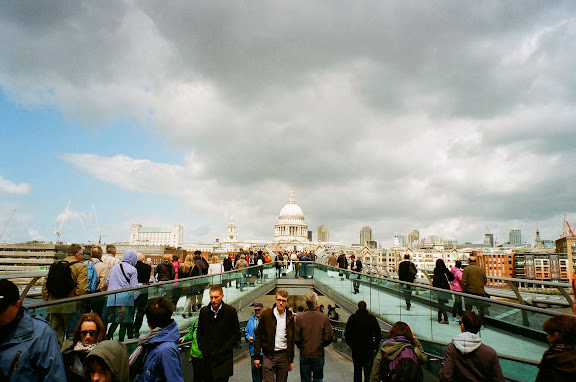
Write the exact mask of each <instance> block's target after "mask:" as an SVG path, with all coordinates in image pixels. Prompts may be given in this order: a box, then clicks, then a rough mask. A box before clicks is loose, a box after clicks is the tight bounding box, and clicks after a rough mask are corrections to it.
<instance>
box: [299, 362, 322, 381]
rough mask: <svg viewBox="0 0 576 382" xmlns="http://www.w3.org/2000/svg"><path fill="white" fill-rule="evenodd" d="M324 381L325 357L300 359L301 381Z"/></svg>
mask: <svg viewBox="0 0 576 382" xmlns="http://www.w3.org/2000/svg"><path fill="white" fill-rule="evenodd" d="M323 379H324V357H321V358H302V357H300V381H302V382H312V381H314V382H322V380H323Z"/></svg>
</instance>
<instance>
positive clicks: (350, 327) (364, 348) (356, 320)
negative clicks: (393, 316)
mask: <svg viewBox="0 0 576 382" xmlns="http://www.w3.org/2000/svg"><path fill="white" fill-rule="evenodd" d="M344 339H345V340H346V344H347V345H348V346H349V347H350V348H351V349H352V363H353V364H354V382H362V371H364V381H365V382H368V381H369V380H370V374H371V373H372V364H373V363H374V357H375V355H376V351H377V350H378V347H379V346H380V340H381V339H382V332H381V330H380V325H379V324H378V321H377V320H376V317H374V316H373V315H372V314H370V313H369V312H368V309H367V306H366V302H365V301H359V302H358V307H357V310H356V313H354V314H353V315H351V316H350V318H349V319H348V322H346V330H345V331H344Z"/></svg>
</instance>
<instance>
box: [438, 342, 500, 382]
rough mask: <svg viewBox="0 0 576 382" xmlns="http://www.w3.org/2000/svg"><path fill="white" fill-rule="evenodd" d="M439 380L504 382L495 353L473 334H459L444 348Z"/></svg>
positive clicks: (446, 381)
mask: <svg viewBox="0 0 576 382" xmlns="http://www.w3.org/2000/svg"><path fill="white" fill-rule="evenodd" d="M439 380H440V381H441V382H443V381H445V382H448V381H479V382H481V381H498V382H504V376H503V375H502V369H501V368H500V362H499V361H498V355H497V354H496V351H494V349H492V348H491V347H490V346H486V345H484V344H483V343H482V339H481V338H480V337H479V336H478V335H477V334H474V333H470V332H464V333H460V334H459V335H457V336H456V337H454V338H453V339H452V342H451V343H449V344H448V345H447V346H446V353H445V354H444V364H443V365H442V369H441V370H440V374H439Z"/></svg>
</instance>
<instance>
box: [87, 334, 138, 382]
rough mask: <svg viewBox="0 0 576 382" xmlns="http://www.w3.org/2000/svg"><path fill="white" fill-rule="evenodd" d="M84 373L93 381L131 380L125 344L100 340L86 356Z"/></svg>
mask: <svg viewBox="0 0 576 382" xmlns="http://www.w3.org/2000/svg"><path fill="white" fill-rule="evenodd" d="M86 374H87V375H89V376H90V380H91V381H93V382H94V381H98V382H128V381H131V379H130V369H129V366H128V352H127V351H126V346H125V345H124V344H123V343H121V342H118V341H102V342H100V343H99V344H98V345H96V347H95V348H94V349H93V350H92V351H91V352H90V353H88V356H87V357H86Z"/></svg>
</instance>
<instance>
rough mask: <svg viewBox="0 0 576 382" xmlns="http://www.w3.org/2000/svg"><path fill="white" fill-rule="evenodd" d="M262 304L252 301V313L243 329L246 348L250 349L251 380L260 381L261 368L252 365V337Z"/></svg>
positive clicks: (254, 336)
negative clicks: (246, 343)
mask: <svg viewBox="0 0 576 382" xmlns="http://www.w3.org/2000/svg"><path fill="white" fill-rule="evenodd" d="M263 308H264V305H262V303H261V302H255V303H254V314H253V315H252V316H250V319H249V320H248V323H247V324H246V328H245V329H244V337H245V338H246V341H247V342H248V349H249V350H250V361H251V362H250V363H251V365H252V382H262V368H259V367H256V366H255V365H254V338H256V335H255V334H254V331H255V330H256V328H257V327H258V323H259V322H260V316H261V315H262V309H263Z"/></svg>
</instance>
